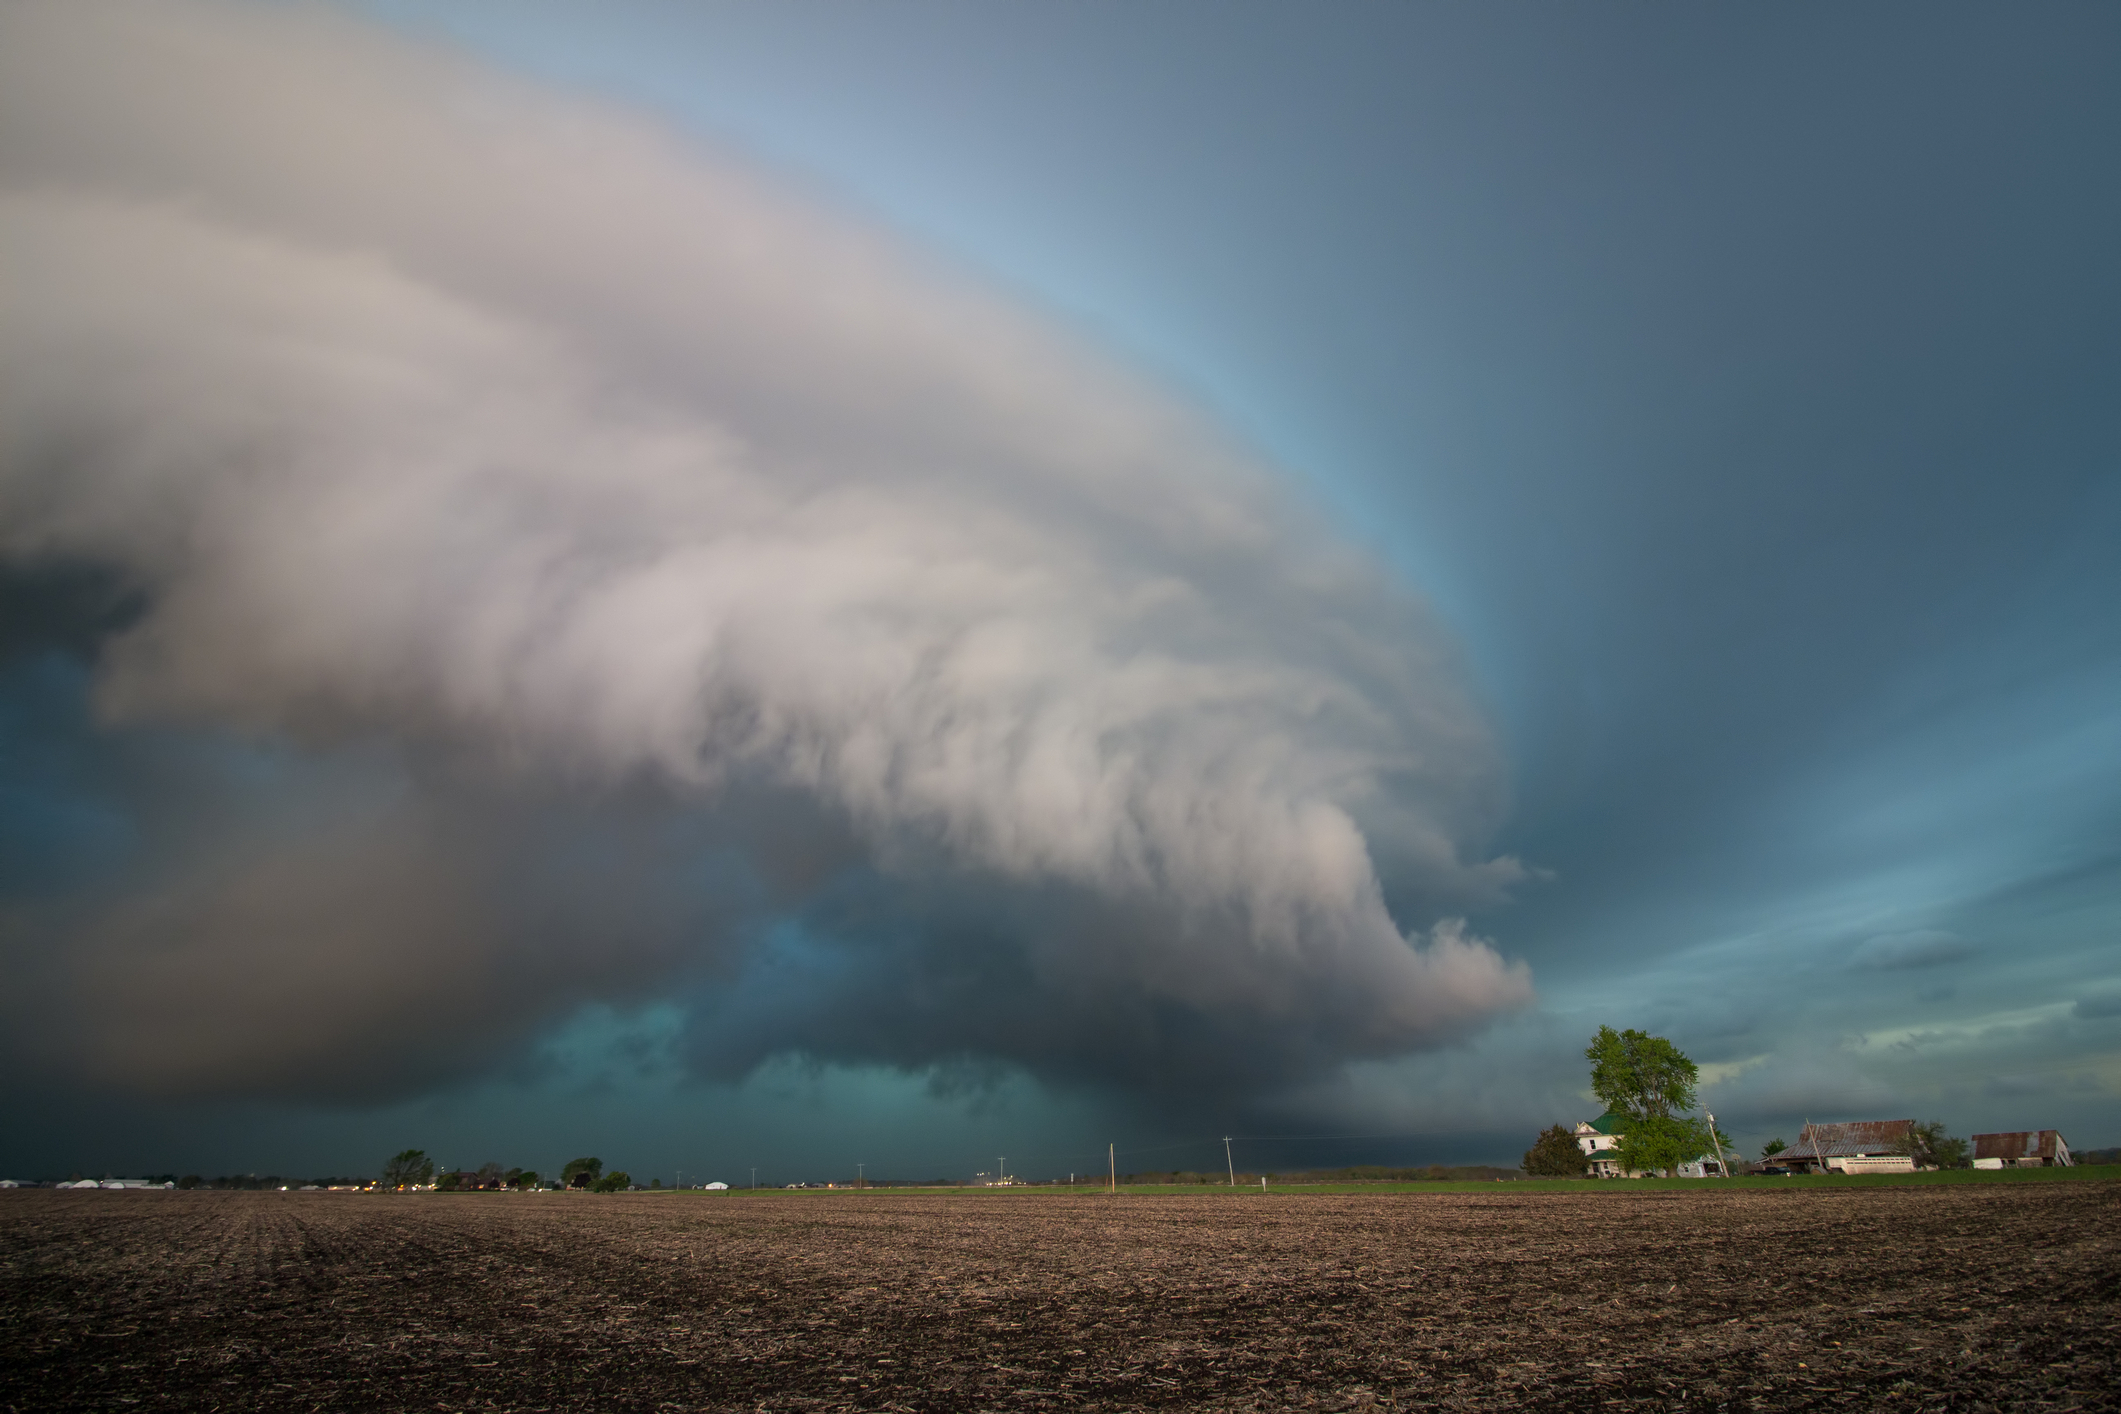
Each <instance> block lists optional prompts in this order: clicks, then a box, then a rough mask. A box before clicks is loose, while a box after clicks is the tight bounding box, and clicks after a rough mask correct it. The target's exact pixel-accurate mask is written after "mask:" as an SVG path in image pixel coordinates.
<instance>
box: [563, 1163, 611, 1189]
mask: <svg viewBox="0 0 2121 1414" xmlns="http://www.w3.org/2000/svg"><path fill="white" fill-rule="evenodd" d="M603 1172H604V1161H603V1160H602V1159H598V1158H587V1159H569V1160H568V1161H567V1167H566V1168H563V1169H561V1170H560V1182H561V1184H562V1185H563V1186H565V1187H568V1188H588V1187H590V1186H591V1185H593V1184H594V1183H595V1182H596V1181H597V1177H598V1175H600V1174H602V1173H603Z"/></svg>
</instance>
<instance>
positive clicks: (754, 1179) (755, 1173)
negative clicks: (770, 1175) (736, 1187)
mask: <svg viewBox="0 0 2121 1414" xmlns="http://www.w3.org/2000/svg"><path fill="white" fill-rule="evenodd" d="M751 1186H752V1187H753V1188H757V1187H758V1186H759V1166H758V1165H757V1164H753V1165H752V1166H751Z"/></svg>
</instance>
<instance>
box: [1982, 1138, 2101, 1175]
mask: <svg viewBox="0 0 2121 1414" xmlns="http://www.w3.org/2000/svg"><path fill="white" fill-rule="evenodd" d="M2076 1162H2077V1161H2076V1160H2075V1159H2073V1158H2071V1157H2070V1152H2069V1145H2068V1144H2066V1143H2064V1142H2063V1140H2062V1135H2061V1134H2060V1133H2059V1132H2058V1131H2056V1130H2052V1129H2013V1130H2007V1131H2005V1132H2003V1133H2000V1134H1976V1135H1975V1136H1974V1167H1975V1168H1977V1169H2043V1168H2073V1167H2075V1166H2076Z"/></svg>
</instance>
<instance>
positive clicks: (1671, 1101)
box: [1583, 1026, 1701, 1124]
mask: <svg viewBox="0 0 2121 1414" xmlns="http://www.w3.org/2000/svg"><path fill="white" fill-rule="evenodd" d="M1583 1054H1584V1058H1585V1059H1586V1060H1588V1061H1590V1063H1591V1093H1592V1094H1594V1095H1596V1096H1597V1097H1598V1098H1599V1099H1600V1100H1602V1101H1604V1102H1605V1106H1606V1108H1607V1109H1609V1110H1613V1111H1615V1112H1616V1113H1619V1114H1624V1115H1626V1116H1627V1117H1628V1118H1629V1119H1630V1120H1633V1121H1636V1122H1637V1123H1638V1124H1639V1123H1642V1122H1645V1121H1656V1120H1668V1119H1671V1118H1672V1117H1673V1116H1674V1115H1676V1114H1679V1113H1681V1112H1683V1111H1686V1110H1690V1109H1692V1108H1694V1103H1695V1094H1694V1092H1695V1087H1696V1086H1697V1085H1698V1084H1699V1083H1700V1079H1701V1067H1699V1066H1697V1065H1695V1064H1694V1063H1693V1062H1692V1061H1690V1060H1688V1059H1687V1058H1686V1053H1685V1052H1683V1051H1681V1050H1680V1049H1679V1048H1678V1047H1677V1046H1675V1045H1673V1044H1672V1043H1671V1042H1670V1041H1667V1040H1665V1039H1664V1037H1662V1036H1652V1035H1650V1034H1648V1033H1647V1032H1643V1031H1615V1030H1614V1029H1613V1028H1612V1027H1610V1026H1601V1027H1599V1028H1598V1034H1597V1035H1596V1036H1594V1037H1593V1038H1592V1039H1591V1044H1590V1046H1589V1047H1588V1048H1586V1049H1585V1051H1584V1053H1583Z"/></svg>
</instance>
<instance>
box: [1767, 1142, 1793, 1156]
mask: <svg viewBox="0 0 2121 1414" xmlns="http://www.w3.org/2000/svg"><path fill="white" fill-rule="evenodd" d="M1789 1147H1790V1146H1789V1145H1787V1144H1785V1143H1783V1142H1782V1141H1781V1140H1780V1139H1770V1140H1768V1142H1767V1143H1765V1144H1763V1145H1762V1146H1761V1147H1760V1157H1761V1158H1763V1159H1772V1158H1774V1157H1775V1156H1776V1155H1777V1154H1779V1153H1781V1152H1782V1151H1783V1150H1784V1149H1787V1148H1789Z"/></svg>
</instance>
